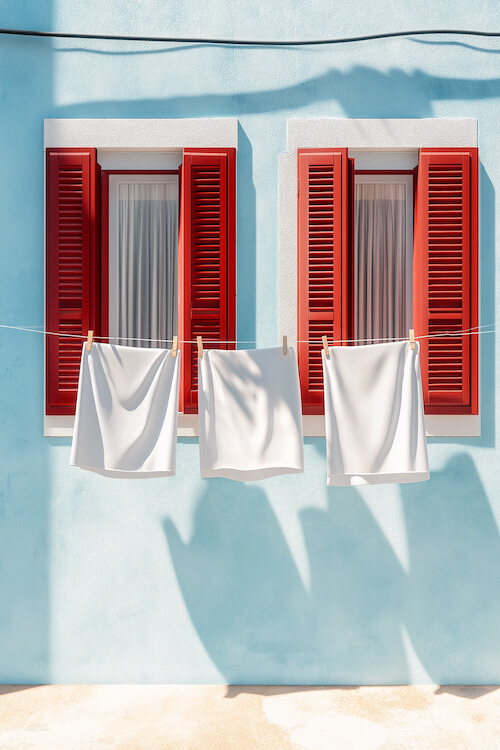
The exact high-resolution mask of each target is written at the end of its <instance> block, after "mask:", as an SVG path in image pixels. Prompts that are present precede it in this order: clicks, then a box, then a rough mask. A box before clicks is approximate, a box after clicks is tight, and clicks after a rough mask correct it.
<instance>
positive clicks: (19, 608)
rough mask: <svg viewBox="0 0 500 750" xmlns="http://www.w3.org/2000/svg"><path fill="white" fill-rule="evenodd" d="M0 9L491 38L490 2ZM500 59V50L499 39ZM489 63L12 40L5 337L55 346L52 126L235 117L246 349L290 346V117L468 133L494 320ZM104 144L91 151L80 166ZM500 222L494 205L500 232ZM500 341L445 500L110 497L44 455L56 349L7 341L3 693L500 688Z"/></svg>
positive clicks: (192, 29)
mask: <svg viewBox="0 0 500 750" xmlns="http://www.w3.org/2000/svg"><path fill="white" fill-rule="evenodd" d="M470 8H471V6H470V2H468V1H467V2H465V0H448V1H447V2H445V1H444V0H439V2H436V1H434V2H432V3H431V2H428V1H427V0H422V1H421V2H419V3H413V4H409V3H408V2H407V0H391V1H390V2H389V1H388V0H383V1H379V2H377V3H367V2H360V1H358V2H351V3H348V4H346V3H345V2H343V1H342V2H340V0H333V1H332V0H282V2H281V3H267V2H263V1H262V2H260V3H257V2H253V3H250V2H248V0H231V1H229V0H219V2H218V3H206V2H199V3H195V2H191V3H185V2H182V3H181V2H169V3H165V2H161V0H144V1H143V2H141V3H137V2H136V1H135V0H134V1H132V0H128V1H127V2H123V1H120V2H118V0H107V1H106V2H104V0H99V2H98V1H97V0H88V1H87V2H86V3H81V4H76V3H74V2H73V0H55V1H54V3H50V2H48V1H47V0H38V2H36V3H30V4H27V3H12V2H10V0H2V2H0V10H1V19H2V20H1V24H0V25H2V26H10V27H18V28H29V27H31V28H43V29H57V30H62V31H82V32H96V33H106V32H110V33H128V34H130V33H132V34H178V35H184V36H188V35H192V36H200V35H208V34H212V35H217V36H233V37H243V38H245V37H254V38H255V37H267V38H272V37H275V38H284V37H296V38H298V37H309V38H311V37H324V36H338V35H354V34H360V33H370V32H377V31H384V30H391V31H392V30H400V29H406V28H438V27H450V26H451V27H459V28H460V27H462V28H467V27H469V26H471V25H472V26H474V27H475V28H478V29H486V30H492V29H493V28H495V27H500V23H499V17H498V13H497V2H496V1H495V0H482V1H481V0H479V1H478V2H477V3H476V4H475V6H474V13H473V14H472V16H471V11H470ZM497 41H498V40H497ZM499 60H500V58H499V56H498V45H497V49H496V50H495V44H494V43H493V41H492V40H488V39H482V38H480V37H451V38H445V37H439V38H438V37H425V38H419V39H416V38H413V39H404V40H403V39H393V40H384V41H372V42H364V43H361V44H352V45H342V46H336V47H322V48H299V49H291V48H288V49H276V48H271V49H256V48H252V47H250V48H246V49H234V48H228V47H219V48H216V47H204V46H202V45H199V44H186V45H181V44H170V45H152V44H138V43H137V44H132V43H127V44H125V43H113V42H99V43H98V42H81V41H75V40H74V41H71V40H69V41H47V40H36V39H29V38H7V37H0V106H1V113H2V115H1V118H0V146H1V154H2V157H1V162H0V163H1V169H0V191H1V192H0V207H1V209H0V211H1V214H0V216H1V222H0V227H1V230H0V243H1V244H0V247H1V251H0V259H1V268H0V323H4V324H12V325H32V326H42V325H43V157H42V143H43V140H42V127H43V119H44V118H51V117H123V118H129V117H209V116H217V117H221V116H232V117H238V118H239V123H240V130H239V152H238V337H239V339H245V340H247V339H250V340H254V339H257V341H258V345H264V346H269V345H275V344H276V342H277V335H278V334H277V317H278V316H277V312H278V311H277V231H278V230H277V175H278V154H279V153H281V152H284V151H285V150H286V143H285V136H286V120H287V118H288V117H297V116H300V117H308V116H311V117H312V116H335V117H343V116H345V117H424V116H425V117H441V116H446V117H475V118H477V119H478V121H479V146H480V154H481V163H482V168H481V235H482V242H481V253H482V283H481V295H482V296H481V299H482V302H481V314H482V322H483V323H485V324H486V323H493V322H494V321H495V320H496V323H497V326H498V323H499V315H498V309H499V306H498V284H497V283H496V263H495V235H496V232H495V224H496V222H497V221H498V200H496V195H497V191H498V190H499V188H500V158H499V155H498V112H499V110H498V103H499V93H500V66H499ZM82 145H92V144H82ZM495 204H496V205H497V209H496V214H495ZM496 342H497V337H496V336H495V335H494V334H492V335H488V336H485V337H484V338H483V342H482V346H483V349H482V360H481V372H482V381H481V385H482V391H483V401H482V403H483V424H482V429H483V433H482V437H481V438H470V439H444V438H443V439H435V440H432V441H431V444H430V461H431V471H432V478H431V480H430V482H428V483H424V484H417V485H406V486H404V485H403V486H394V487H391V486H387V487H386V486H380V487H374V488H363V489H340V490H339V489H335V488H327V487H326V478H325V446H324V440H320V439H310V440H307V441H306V461H307V464H306V466H307V470H306V473H305V474H304V475H299V476H291V477H284V478H275V479H272V480H269V481H265V482H259V483H256V484H252V485H250V484H247V485H244V484H238V483H234V482H230V481H225V480H208V481H201V480H200V479H199V478H198V477H197V473H198V446H197V442H196V441H195V440H188V439H184V440H180V444H179V446H178V469H177V476H176V477H175V478H173V479H166V480H149V481H136V482H133V483H128V482H119V481H113V480H109V479H103V478H99V477H97V476H92V475H86V474H85V473H84V472H80V471H78V470H76V469H70V468H69V466H68V460H69V451H70V445H69V440H64V439H51V438H43V437H42V412H43V372H42V363H43V338H42V336H40V335H37V334H29V333H22V332H17V331H7V330H2V329H0V430H1V446H0V462H1V476H0V681H2V682H66V681H69V682H100V681H103V682H230V683H238V682H241V683H261V682H271V683H358V684H359V683H399V682H403V683H406V682H412V681H413V682H423V681H429V680H430V681H433V682H436V683H450V682H473V683H474V682H486V683H487V682H498V681H499V680H500V648H499V645H498V633H499V632H500V537H499V523H500V492H499V489H498V487H499V483H500V471H499V450H498V448H497V446H496V426H497V424H498V419H499V412H498V403H497V402H496V401H495V385H494V384H495V379H496V372H497V370H498V354H497V355H495V352H496V351H498V349H497V347H496Z"/></svg>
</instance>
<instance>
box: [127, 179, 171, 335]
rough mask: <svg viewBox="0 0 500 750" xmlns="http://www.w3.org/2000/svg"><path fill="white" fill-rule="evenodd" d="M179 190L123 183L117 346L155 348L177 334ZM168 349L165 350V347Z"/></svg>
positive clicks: (169, 187)
mask: <svg viewBox="0 0 500 750" xmlns="http://www.w3.org/2000/svg"><path fill="white" fill-rule="evenodd" d="M178 195H179V188H178V185H177V184H176V183H121V184H120V185H119V194H118V197H119V201H118V246H119V247H118V285H119V290H118V342H119V343H120V344H128V345H129V346H142V347H148V346H151V347H155V346H161V344H158V343H156V342H155V341H152V342H151V343H148V342H146V341H132V340H131V339H134V338H135V339H157V340H158V339H160V340H171V339H172V337H173V336H174V335H176V334H177V253H178V250H177V248H178V232H179V219H178V216H179V201H178ZM163 346H165V344H163Z"/></svg>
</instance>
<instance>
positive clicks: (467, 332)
mask: <svg viewBox="0 0 500 750" xmlns="http://www.w3.org/2000/svg"><path fill="white" fill-rule="evenodd" d="M494 325H495V324H494V323H487V324H485V325H482V326H474V327H473V328H465V329H463V330H461V331H443V332H442V333H432V334H431V333H430V334H424V335H421V336H415V338H416V339H417V340H419V339H436V338H460V337H462V336H477V335H483V334H486V333H495V330H496V329H495V327H494ZM0 328H6V329H10V330H15V331H25V332H28V333H41V334H43V335H44V336H59V337H60V338H70V339H81V340H82V341H83V340H86V339H87V334H85V335H82V334H76V333H74V334H73V333H60V332H59V331H46V330H44V329H43V327H42V326H30V327H27V326H11V325H6V324H2V323H0ZM407 338H408V337H407V336H404V337H402V338H370V339H333V340H329V341H328V343H329V344H331V345H333V344H373V343H377V344H381V343H387V342H391V341H406V340H407ZM118 340H119V341H137V342H143V343H150V344H152V343H156V344H171V343H172V339H144V338H133V337H131V336H94V341H118ZM203 341H204V343H207V344H210V343H217V344H257V343H258V342H257V341H244V340H239V339H233V340H221V339H213V338H206V339H205V338H204V339H203ZM321 342H322V337H321V336H318V337H317V339H316V338H311V339H299V340H298V341H297V342H296V343H297V344H309V343H318V344H321ZM178 343H179V344H196V343H197V342H196V339H195V340H192V339H186V340H179V341H178Z"/></svg>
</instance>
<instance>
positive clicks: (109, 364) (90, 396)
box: [70, 343, 180, 479]
mask: <svg viewBox="0 0 500 750" xmlns="http://www.w3.org/2000/svg"><path fill="white" fill-rule="evenodd" d="M179 365H180V353H178V355H177V357H172V352H171V351H170V350H168V349H150V348H143V347H141V348H136V347H132V346H116V345H113V344H98V343H93V344H92V348H91V350H90V352H88V351H87V346H86V343H85V344H84V345H83V351H82V358H81V365H80V379H79V382H78V397H77V403H76V414H75V428H74V435H73V445H72V449H71V458H70V465H72V466H79V467H80V468H81V469H87V470H88V471H94V472H96V473H97V474H103V475H104V476H110V477H118V478H127V479H135V478H138V477H161V476H171V475H172V474H175V460H176V447H177V413H178V403H179Z"/></svg>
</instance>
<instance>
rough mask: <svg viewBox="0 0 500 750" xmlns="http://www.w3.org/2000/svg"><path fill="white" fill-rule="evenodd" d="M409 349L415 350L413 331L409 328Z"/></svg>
mask: <svg viewBox="0 0 500 750" xmlns="http://www.w3.org/2000/svg"><path fill="white" fill-rule="evenodd" d="M410 347H411V348H412V349H415V330H414V329H413V328H410Z"/></svg>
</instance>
